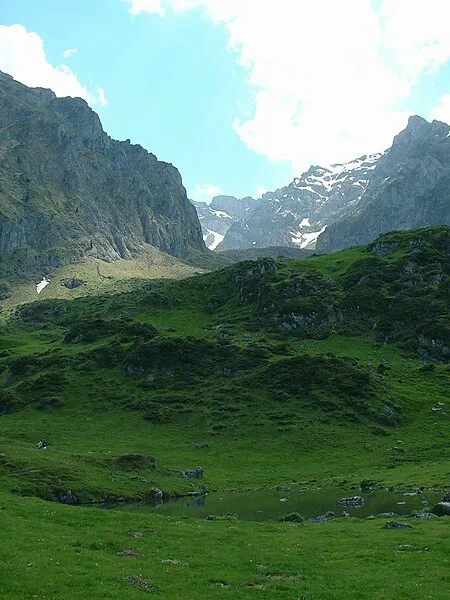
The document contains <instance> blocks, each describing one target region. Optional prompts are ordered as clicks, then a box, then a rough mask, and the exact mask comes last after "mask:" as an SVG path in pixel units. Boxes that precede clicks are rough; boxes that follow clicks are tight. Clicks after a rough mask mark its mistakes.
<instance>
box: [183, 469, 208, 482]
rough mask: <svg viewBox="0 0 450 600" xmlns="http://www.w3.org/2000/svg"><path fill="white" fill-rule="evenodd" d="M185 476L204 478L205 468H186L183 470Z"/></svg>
mask: <svg viewBox="0 0 450 600" xmlns="http://www.w3.org/2000/svg"><path fill="white" fill-rule="evenodd" d="M181 473H182V475H183V476H184V477H188V478H194V479H203V469H202V467H194V468H193V469H185V470H184V471H181Z"/></svg>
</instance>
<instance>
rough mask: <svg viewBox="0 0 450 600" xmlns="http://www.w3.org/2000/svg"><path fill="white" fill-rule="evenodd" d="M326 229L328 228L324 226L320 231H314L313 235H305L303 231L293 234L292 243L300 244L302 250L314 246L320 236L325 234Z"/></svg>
mask: <svg viewBox="0 0 450 600" xmlns="http://www.w3.org/2000/svg"><path fill="white" fill-rule="evenodd" d="M326 228H327V226H326V225H324V226H323V227H322V229H321V230H320V231H313V232H311V233H303V232H301V231H298V232H297V233H294V232H291V235H292V238H291V240H292V243H293V244H298V245H299V246H300V248H306V246H310V245H311V246H313V245H315V243H316V242H317V238H318V237H319V235H320V234H321V233H323V232H324V231H325V229H326Z"/></svg>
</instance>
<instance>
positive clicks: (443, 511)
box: [431, 502, 450, 517]
mask: <svg viewBox="0 0 450 600" xmlns="http://www.w3.org/2000/svg"><path fill="white" fill-rule="evenodd" d="M431 512H432V513H433V514H435V515H437V516H438V517H444V516H449V515H450V502H438V503H437V504H436V505H435V506H433V508H432V509H431Z"/></svg>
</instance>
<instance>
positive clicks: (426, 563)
mask: <svg viewBox="0 0 450 600" xmlns="http://www.w3.org/2000/svg"><path fill="white" fill-rule="evenodd" d="M0 517H1V519H2V545H1V548H0V558H1V562H0V591H1V596H2V598H4V599H5V600H6V599H7V600H17V599H25V598H26V599H28V598H39V599H40V600H53V599H54V600H56V599H58V600H65V599H66V598H67V599H70V600H77V599H85V598H97V599H101V598H117V599H122V598H124V597H126V598H141V597H142V595H143V593H144V590H143V589H142V588H141V587H139V586H140V585H141V586H144V583H143V582H144V581H145V582H147V584H148V588H149V589H150V590H151V591H153V592H154V593H155V594H156V595H157V596H159V597H162V598H168V599H169V598H170V599H171V600H178V599H180V600H181V599H186V598H189V599H190V600H196V599H197V598H198V599H200V598H202V599H203V598H233V599H234V598H237V599H241V598H242V599H246V598H255V597H260V596H263V597H267V598H279V599H289V600H293V599H294V598H302V599H304V600H306V599H307V598H308V599H311V600H342V599H343V598H345V599H347V600H364V599H367V600H369V599H370V600H373V599H374V598H377V599H380V600H397V599H398V598H408V600H422V599H424V598H435V599H436V600H442V599H443V598H445V597H446V591H445V590H447V589H448V587H449V585H450V575H449V573H450V569H449V566H450V565H449V559H450V544H449V542H448V519H436V520H432V521H421V520H418V519H415V520H414V521H410V522H412V524H413V525H414V528H413V529H400V530H386V529H383V525H384V522H385V520H382V519H375V520H371V521H360V520H335V521H331V522H328V523H325V524H312V523H306V524H304V525H300V526H297V525H292V524H286V523H270V522H263V523H258V522H241V521H236V520H231V521H196V520H189V519H181V520H180V519H174V518H168V517H162V516H160V515H157V514H154V515H153V514H146V515H145V516H142V515H138V514H129V513H122V512H120V511H118V510H108V511H103V510H101V509H95V508H83V507H67V506H63V505H58V504H56V505H54V504H48V503H45V502H43V501H40V500H35V499H24V498H13V497H11V496H9V495H0ZM127 550H128V551H129V550H132V551H134V552H136V553H137V554H138V556H134V557H133V556H124V555H122V554H121V553H122V552H124V551H127ZM150 586H154V587H150Z"/></svg>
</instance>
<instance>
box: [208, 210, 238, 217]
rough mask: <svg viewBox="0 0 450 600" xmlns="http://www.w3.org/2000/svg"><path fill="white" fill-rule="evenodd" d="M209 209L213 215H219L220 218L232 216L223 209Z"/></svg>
mask: <svg viewBox="0 0 450 600" xmlns="http://www.w3.org/2000/svg"><path fill="white" fill-rule="evenodd" d="M210 210H211V212H212V213H213V215H216V217H219V218H221V219H232V218H233V217H231V216H230V215H229V214H228V213H226V212H225V211H223V210H214V209H212V208H211V209H210Z"/></svg>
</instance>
